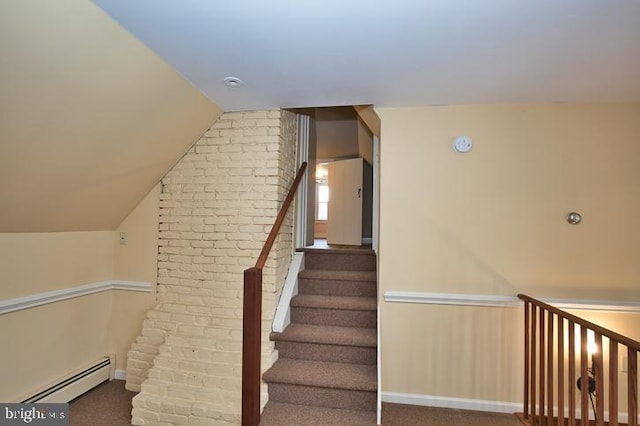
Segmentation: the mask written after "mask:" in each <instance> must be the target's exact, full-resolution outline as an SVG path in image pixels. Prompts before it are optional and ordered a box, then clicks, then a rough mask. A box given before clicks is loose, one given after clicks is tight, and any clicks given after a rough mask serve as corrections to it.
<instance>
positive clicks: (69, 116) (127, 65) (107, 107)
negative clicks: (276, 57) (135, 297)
mask: <svg viewBox="0 0 640 426" xmlns="http://www.w3.org/2000/svg"><path fill="white" fill-rule="evenodd" d="M219 114H220V109H219V108H218V107H217V106H216V105H215V104H214V103H213V102H212V101H211V100H209V99H207V98H206V97H205V96H204V95H203V94H202V93H200V92H199V91H198V90H197V89H195V88H194V87H192V86H191V85H190V84H189V83H188V82H186V81H185V80H184V79H183V78H182V77H181V76H180V75H179V74H178V73H177V72H176V71H175V70H174V69H172V68H171V67H170V66H169V65H167V64H166V63H165V62H164V61H163V60H162V59H161V58H159V57H158V56H157V55H156V54H155V53H153V52H152V51H150V50H149V49H148V48H147V47H146V46H145V45H143V44H142V43H140V42H139V41H138V40H137V39H135V38H134V37H133V36H131V35H130V34H129V33H128V32H127V31H125V30H123V29H122V28H121V27H120V26H119V25H118V24H117V23H115V22H114V21H113V20H112V19H110V18H109V17H108V16H107V15H106V14H105V13H104V12H103V11H102V10H101V9H100V8H98V7H97V6H96V5H95V4H93V3H91V2H88V1H86V0H56V1H55V2H53V1H40V0H6V1H3V2H2V4H1V5H0V182H1V184H0V232H40V231H43V232H44V231H81V230H106V229H115V228H116V227H117V226H118V224H119V223H120V222H121V221H122V220H123V219H124V218H125V217H126V216H127V214H128V213H129V212H130V211H131V210H133V208H134V207H135V206H136V205H137V203H138V202H139V201H140V200H141V199H142V198H144V196H145V195H146V194H147V193H148V192H149V190H151V188H153V186H154V185H155V184H156V183H157V182H158V181H159V179H160V178H161V177H162V176H163V175H164V174H165V173H166V172H167V170H168V169H169V168H170V167H171V166H172V165H173V164H174V163H175V162H176V161H177V160H178V159H179V158H180V156H181V155H182V154H183V153H184V152H185V151H186V150H187V149H188V148H189V146H190V145H191V144H193V142H194V141H195V140H196V139H197V138H198V137H199V136H200V135H201V134H202V132H204V131H205V130H206V129H207V128H208V127H209V125H210V124H211V123H212V122H213V121H214V120H215V119H216V117H217V116H218V115H219Z"/></svg>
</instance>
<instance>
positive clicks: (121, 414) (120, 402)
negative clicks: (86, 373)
mask: <svg viewBox="0 0 640 426" xmlns="http://www.w3.org/2000/svg"><path fill="white" fill-rule="evenodd" d="M135 395H136V393H135V392H130V391H128V390H126V389H125V388H124V380H112V381H110V382H104V383H102V384H100V385H98V386H96V387H95V388H93V389H92V390H90V391H89V392H87V393H85V394H84V395H80V396H79V397H77V398H76V399H74V400H73V401H71V402H70V403H69V425H70V426H107V425H109V426H121V425H130V424H131V399H132V398H133V397H134V396H135Z"/></svg>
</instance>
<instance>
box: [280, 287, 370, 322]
mask: <svg viewBox="0 0 640 426" xmlns="http://www.w3.org/2000/svg"><path fill="white" fill-rule="evenodd" d="M291 322H292V323H299V324H315V325H331V326H339V327H370V328H375V327H376V325H377V314H376V299H375V298H374V297H345V296H318V295H309V294H299V295H297V296H295V297H294V298H293V299H291Z"/></svg>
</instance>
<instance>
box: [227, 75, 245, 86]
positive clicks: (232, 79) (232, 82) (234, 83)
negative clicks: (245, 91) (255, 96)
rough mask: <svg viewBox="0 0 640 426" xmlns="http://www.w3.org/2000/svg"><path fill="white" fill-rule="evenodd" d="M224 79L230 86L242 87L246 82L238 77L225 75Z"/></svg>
mask: <svg viewBox="0 0 640 426" xmlns="http://www.w3.org/2000/svg"><path fill="white" fill-rule="evenodd" d="M223 81H224V84H226V85H227V86H229V87H240V86H242V85H243V84H244V82H243V81H242V80H240V79H239V78H238V77H225V79H224V80H223Z"/></svg>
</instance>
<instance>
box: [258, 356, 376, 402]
mask: <svg viewBox="0 0 640 426" xmlns="http://www.w3.org/2000/svg"><path fill="white" fill-rule="evenodd" d="M376 371H377V370H376V366H375V365H358V364H343V363H334V362H315V361H302V360H295V359H279V360H278V361H276V363H275V364H274V365H273V367H271V368H270V369H269V370H268V371H267V372H266V373H264V375H263V379H264V381H265V382H267V383H268V384H269V400H270V401H274V402H284V403H289V404H300V405H308V406H315V407H327V408H340V409H347V410H375V409H376V398H377V393H376V382H377V377H376Z"/></svg>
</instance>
